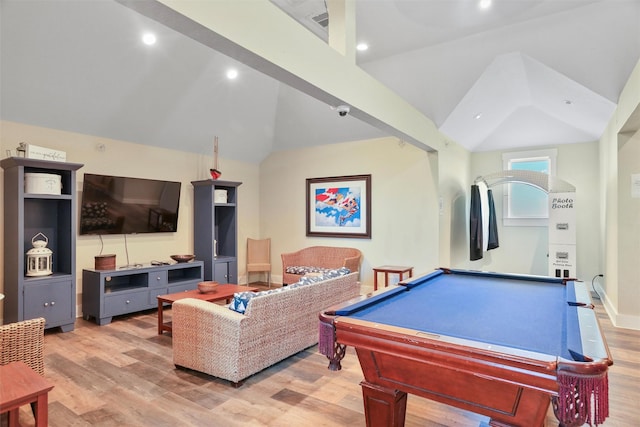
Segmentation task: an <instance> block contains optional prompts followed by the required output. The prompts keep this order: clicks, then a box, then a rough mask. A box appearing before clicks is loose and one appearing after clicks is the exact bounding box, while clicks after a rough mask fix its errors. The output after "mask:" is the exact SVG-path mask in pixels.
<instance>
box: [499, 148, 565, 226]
mask: <svg viewBox="0 0 640 427" xmlns="http://www.w3.org/2000/svg"><path fill="white" fill-rule="evenodd" d="M557 156H558V150H556V149H547V150H532V151H519V152H511V153H503V154H502V165H503V169H504V170H511V165H512V164H513V163H516V162H526V161H536V160H547V161H548V162H549V175H550V176H555V175H556V158H557ZM512 185H514V184H507V185H505V189H504V199H503V203H502V223H503V225H504V226H505V227H546V226H548V224H549V213H548V211H547V215H546V216H545V217H539V216H538V217H534V216H532V217H522V216H519V217H514V216H512V214H511V192H512V191H513V190H512V188H511V187H512ZM517 185H525V184H517ZM540 191H543V190H540ZM545 203H547V204H548V200H547V198H545Z"/></svg>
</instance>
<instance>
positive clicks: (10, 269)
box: [0, 157, 83, 332]
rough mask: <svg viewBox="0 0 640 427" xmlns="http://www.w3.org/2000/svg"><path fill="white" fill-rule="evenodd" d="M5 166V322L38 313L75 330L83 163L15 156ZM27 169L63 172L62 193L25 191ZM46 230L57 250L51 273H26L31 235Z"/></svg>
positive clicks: (48, 324) (65, 329) (48, 325)
mask: <svg viewBox="0 0 640 427" xmlns="http://www.w3.org/2000/svg"><path fill="white" fill-rule="evenodd" d="M0 166H2V168H3V169H4V294H5V297H6V298H5V300H4V322H5V323H11V322H17V321H21V320H26V319H33V318H36V317H44V318H45V319H46V323H45V328H47V329H49V328H54V327H58V326H59V327H60V328H61V329H62V331H63V332H68V331H72V330H73V329H74V325H75V317H76V224H77V220H76V216H77V209H76V171H77V170H78V169H80V168H81V167H82V166H83V165H81V164H78V163H66V162H56V161H47V160H36V159H28V158H24V157H9V158H6V159H4V160H2V161H1V162H0ZM25 173H46V174H55V175H59V176H60V177H61V183H62V191H61V194H59V195H58V194H29V193H25V191H24V189H25ZM38 233H43V234H44V235H45V236H47V238H48V244H47V247H48V248H49V249H51V250H52V251H53V256H52V264H51V267H52V272H53V274H51V275H48V276H36V277H28V276H26V272H27V270H26V253H27V251H28V250H29V249H31V248H32V244H31V240H32V238H33V237H34V236H35V235H36V234H38Z"/></svg>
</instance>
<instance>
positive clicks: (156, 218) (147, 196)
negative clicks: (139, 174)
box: [79, 173, 181, 235]
mask: <svg viewBox="0 0 640 427" xmlns="http://www.w3.org/2000/svg"><path fill="white" fill-rule="evenodd" d="M180 186H181V183H180V182H172V181H162V180H155V179H144V178H127V177H122V176H112V175H96V174H90V173H85V174H84V182H83V184H82V202H81V207H80V227H79V229H80V234H81V235H83V234H137V233H166V232H175V231H177V230H178V207H179V205H180Z"/></svg>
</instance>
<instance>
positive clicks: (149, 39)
mask: <svg viewBox="0 0 640 427" xmlns="http://www.w3.org/2000/svg"><path fill="white" fill-rule="evenodd" d="M142 43H144V44H146V45H147V46H151V45H154V44H156V35H155V34H153V33H144V34H143V35H142Z"/></svg>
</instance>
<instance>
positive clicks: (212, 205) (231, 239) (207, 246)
mask: <svg viewBox="0 0 640 427" xmlns="http://www.w3.org/2000/svg"><path fill="white" fill-rule="evenodd" d="M191 184H192V185H193V205H194V206H193V216H194V239H193V246H194V255H195V256H196V259H198V260H201V261H204V279H205V280H215V281H216V282H218V283H235V284H237V283H238V187H239V186H240V185H241V184H242V183H241V182H231V181H216V180H211V179H207V180H203V181H192V182H191ZM216 190H221V191H223V192H224V191H226V193H227V197H226V201H225V200H220V199H219V198H218V199H216Z"/></svg>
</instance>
